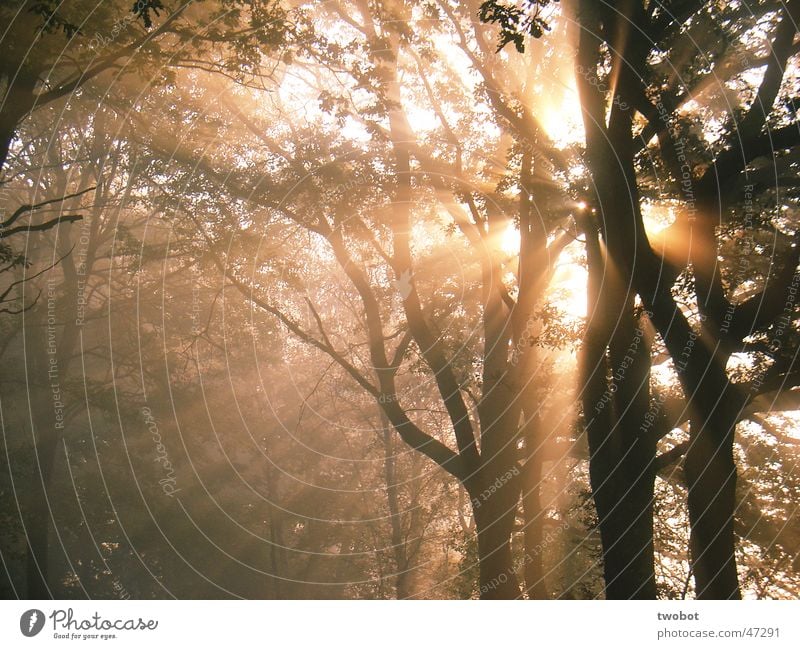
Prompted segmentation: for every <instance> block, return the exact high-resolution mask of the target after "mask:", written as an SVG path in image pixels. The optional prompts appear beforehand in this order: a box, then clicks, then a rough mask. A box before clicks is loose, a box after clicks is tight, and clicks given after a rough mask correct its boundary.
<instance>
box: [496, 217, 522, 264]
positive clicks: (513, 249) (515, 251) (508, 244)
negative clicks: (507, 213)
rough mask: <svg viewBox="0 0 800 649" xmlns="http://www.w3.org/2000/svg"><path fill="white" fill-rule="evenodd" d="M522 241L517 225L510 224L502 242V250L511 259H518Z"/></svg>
mask: <svg viewBox="0 0 800 649" xmlns="http://www.w3.org/2000/svg"><path fill="white" fill-rule="evenodd" d="M520 241H521V237H520V234H519V228H518V227H517V225H516V224H515V223H513V222H512V223H509V224H508V227H507V228H506V231H505V232H503V236H502V239H501V240H500V249H501V250H502V251H503V252H504V253H505V254H507V255H508V256H509V257H517V256H518V255H519V244H520Z"/></svg>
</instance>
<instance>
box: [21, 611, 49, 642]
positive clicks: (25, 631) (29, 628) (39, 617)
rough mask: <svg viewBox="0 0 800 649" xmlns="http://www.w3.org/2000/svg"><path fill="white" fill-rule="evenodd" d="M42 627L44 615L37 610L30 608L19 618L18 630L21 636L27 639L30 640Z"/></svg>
mask: <svg viewBox="0 0 800 649" xmlns="http://www.w3.org/2000/svg"><path fill="white" fill-rule="evenodd" d="M43 627H44V613H42V612H41V611H40V610H39V609H38V608H32V609H31V610H29V611H25V612H24V613H23V614H22V616H21V617H20V618H19V630H20V631H22V635H24V636H25V637H27V638H32V637H33V636H35V635H36V634H37V633H39V631H41V630H42V628H43Z"/></svg>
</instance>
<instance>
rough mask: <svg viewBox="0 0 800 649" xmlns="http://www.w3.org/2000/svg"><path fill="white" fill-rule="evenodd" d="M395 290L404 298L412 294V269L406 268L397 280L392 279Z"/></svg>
mask: <svg viewBox="0 0 800 649" xmlns="http://www.w3.org/2000/svg"><path fill="white" fill-rule="evenodd" d="M392 286H393V287H394V290H395V291H397V292H398V293H400V297H401V298H403V299H404V300H405V299H406V298H407V297H408V296H409V295H411V288H412V286H411V271H410V270H404V271H403V273H402V274H401V275H400V277H398V278H397V279H396V280H394V279H393V280H392Z"/></svg>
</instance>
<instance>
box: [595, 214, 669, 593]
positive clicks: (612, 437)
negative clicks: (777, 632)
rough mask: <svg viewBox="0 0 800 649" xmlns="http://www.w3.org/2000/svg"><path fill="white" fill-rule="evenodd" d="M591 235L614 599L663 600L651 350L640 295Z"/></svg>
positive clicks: (598, 483)
mask: <svg viewBox="0 0 800 649" xmlns="http://www.w3.org/2000/svg"><path fill="white" fill-rule="evenodd" d="M585 231H586V240H587V242H586V246H587V259H588V264H589V312H590V319H589V323H588V325H587V332H586V336H585V339H584V347H583V350H582V354H581V376H582V382H583V386H584V390H583V411H584V419H585V425H586V430H587V437H588V443H589V476H590V482H591V486H592V496H593V499H594V503H595V507H596V509H597V516H598V526H599V530H600V538H601V543H602V547H603V574H604V579H605V592H606V598H608V599H655V597H656V584H655V568H654V547H653V499H654V483H655V471H654V460H655V455H656V445H655V437H654V435H653V434H652V432H651V430H650V428H649V426H646V424H645V422H646V419H647V415H648V411H649V409H650V406H649V396H650V389H649V381H650V347H649V344H648V341H647V339H646V337H645V335H644V332H643V331H642V330H641V328H638V327H636V322H637V321H636V318H635V314H634V309H633V299H632V295H630V294H629V293H627V291H626V287H625V286H624V285H622V283H621V282H620V277H619V274H618V273H617V272H616V270H615V269H613V268H609V267H608V265H607V264H606V262H605V260H604V259H603V257H602V254H601V251H600V246H599V242H598V240H597V231H596V228H594V227H593V226H592V225H591V224H590V223H587V224H586V226H585ZM607 349H609V353H608V354H607V353H606V350H607ZM609 374H610V375H611V377H610V378H609V377H608V375H609Z"/></svg>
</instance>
